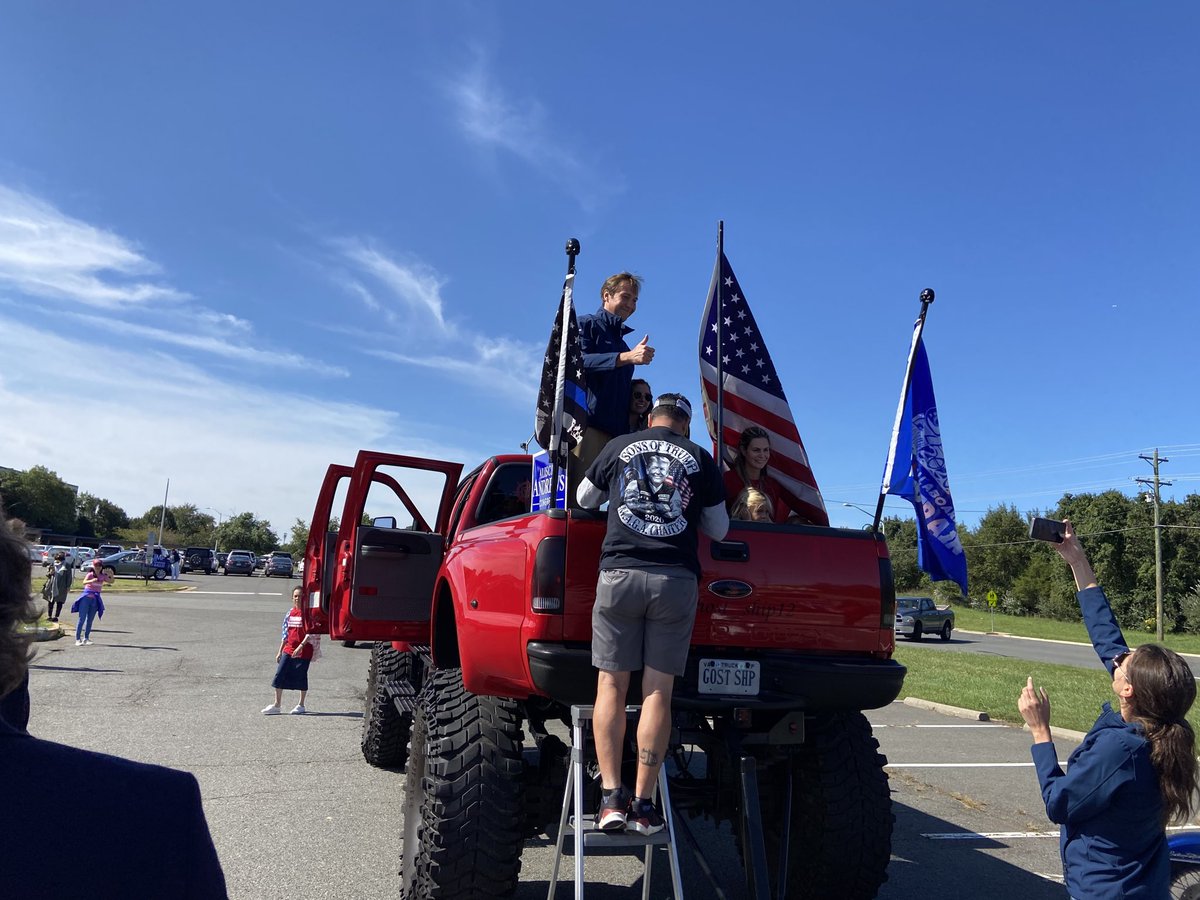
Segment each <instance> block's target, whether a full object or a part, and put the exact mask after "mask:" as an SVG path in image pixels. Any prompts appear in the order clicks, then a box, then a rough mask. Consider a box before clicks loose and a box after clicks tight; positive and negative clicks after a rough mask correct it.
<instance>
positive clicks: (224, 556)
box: [217, 550, 229, 569]
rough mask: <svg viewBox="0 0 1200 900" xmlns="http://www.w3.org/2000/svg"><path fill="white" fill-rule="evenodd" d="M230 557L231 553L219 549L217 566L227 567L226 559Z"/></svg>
mask: <svg viewBox="0 0 1200 900" xmlns="http://www.w3.org/2000/svg"><path fill="white" fill-rule="evenodd" d="M228 557H229V553H228V552H227V551H225V550H218V551H217V568H220V569H223V568H225V560H226V559H227V558H228Z"/></svg>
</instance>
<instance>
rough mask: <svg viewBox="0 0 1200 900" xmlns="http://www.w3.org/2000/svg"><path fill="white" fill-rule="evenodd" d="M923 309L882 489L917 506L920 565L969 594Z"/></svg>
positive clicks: (897, 415)
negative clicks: (923, 333)
mask: <svg viewBox="0 0 1200 900" xmlns="http://www.w3.org/2000/svg"><path fill="white" fill-rule="evenodd" d="M923 325H924V315H922V317H921V318H920V319H918V320H917V325H916V328H914V329H913V340H912V348H911V350H910V352H909V357H908V366H909V371H910V372H911V373H912V374H911V377H910V378H909V379H908V386H907V389H906V390H905V391H904V393H903V394H902V395H901V396H900V406H899V408H898V409H897V410H896V424H895V426H894V427H893V428H892V446H891V449H890V450H889V451H888V458H887V465H886V466H885V467H884V470H883V487H882V488H881V490H880V493H881V494H892V495H894V496H897V497H904V498H905V499H906V500H909V501H911V502H912V505H913V508H914V509H916V512H917V565H919V566H920V567H921V569H923V570H924V571H925V572H928V573H929V577H930V578H931V579H933V580H934V581H955V582H957V583H958V586H959V587H960V588H962V592H963V596H964V597H965V596H966V595H967V557H966V555H965V554H964V553H963V547H962V542H961V541H960V540H959V537H958V528H957V527H956V525H955V521H954V500H953V498H951V496H950V479H949V476H948V475H947V474H946V455H945V453H944V452H943V450H942V430H941V426H940V425H939V423H938V412H937V401H936V400H935V399H934V396H933V379H932V378H931V377H930V375H929V357H927V356H926V355H925V344H924V342H923V341H922V340H921V330H922V326H923Z"/></svg>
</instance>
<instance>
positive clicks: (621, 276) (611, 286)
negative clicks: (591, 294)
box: [600, 272, 642, 303]
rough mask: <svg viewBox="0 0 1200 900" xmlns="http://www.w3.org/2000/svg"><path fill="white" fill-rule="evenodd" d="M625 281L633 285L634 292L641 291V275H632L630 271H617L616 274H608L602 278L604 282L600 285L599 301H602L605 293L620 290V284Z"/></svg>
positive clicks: (613, 292) (638, 292)
mask: <svg viewBox="0 0 1200 900" xmlns="http://www.w3.org/2000/svg"><path fill="white" fill-rule="evenodd" d="M626 281H628V282H629V283H630V284H631V285H632V286H633V288H634V293H635V294H640V293H641V292H642V276H641V275H634V274H633V273H632V272H618V273H617V274H616V275H609V276H608V277H607V278H605V279H604V284H602V285H600V302H601V303H603V302H604V295H605V294H615V293H616V292H617V291H618V290H620V288H621V285H622V284H624V283H625V282H626Z"/></svg>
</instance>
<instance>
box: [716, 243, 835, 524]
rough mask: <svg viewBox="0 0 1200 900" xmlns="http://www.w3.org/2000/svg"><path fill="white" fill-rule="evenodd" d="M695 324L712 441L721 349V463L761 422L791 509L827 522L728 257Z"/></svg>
mask: <svg viewBox="0 0 1200 900" xmlns="http://www.w3.org/2000/svg"><path fill="white" fill-rule="evenodd" d="M718 309H720V310H721V312H722V315H721V327H720V341H721V343H720V346H718V345H717V337H718V328H717V312H718ZM702 322H703V324H702V326H701V330H700V379H701V382H702V388H703V392H704V417H705V419H706V420H707V421H708V433H709V436H710V437H711V438H712V439H713V445H714V447H715V446H717V444H718V441H717V438H716V432H717V361H718V354H720V362H721V368H722V374H723V376H724V392H723V397H722V403H723V405H724V414H723V416H722V422H721V425H722V431H723V434H722V440H721V441H720V442H719V443H720V444H721V445H722V449H723V450H724V461H725V463H726V464H727V465H728V464H731V463H732V462H733V460H735V459H736V458H737V445H738V439H739V438H740V437H741V434H742V431H744V430H745V429H746V428H747V427H749V426H750V425H758V426H760V427H762V428H765V429H766V430H767V432H768V433H769V434H770V436H771V463H770V465H769V466H768V467H767V471H768V473H769V474H770V475H771V476H772V477H773V478H774V479H775V480H776V481H777V482H778V483H779V486H780V487H781V488H782V489H783V492H784V495H785V499H787V501H788V503H789V505H790V506H791V507H792V509H793V510H794V511H796V512H798V513H800V514H801V515H802V516H804V517H805V518H807V519H809V520H811V521H812V522H814V523H816V524H818V525H828V524H829V514H828V513H827V512H826V511H825V501H824V500H823V499H822V498H821V490H820V488H818V487H817V480H816V478H815V477H813V473H812V469H811V467H810V466H809V463H808V454H807V453H806V452H805V450H804V442H803V441H801V440H800V432H799V431H798V430H797V429H796V422H795V420H794V419H793V418H792V410H791V407H789V406H788V402H787V395H785V394H784V392H783V385H782V384H781V383H780V381H779V373H778V372H776V371H775V364H774V363H773V362H772V361H771V355H770V354H769V353H768V352H767V345H766V342H765V341H763V338H762V334H761V333H760V332H759V330H758V323H757V322H756V321H755V320H754V314H753V313H752V312H750V307H749V305H748V304H747V303H746V298H745V295H744V294H743V293H742V289H741V286H740V285H739V284H738V280H737V277H736V276H735V275H734V274H733V268H732V267H731V266H730V265H729V260H728V259H726V258H725V254H724V253H723V252H722V253H720V254H718V259H717V265H716V266H715V268H714V269H713V279H712V284H711V285H710V286H709V289H708V301H707V303H706V304H705V306H704V318H703V320H702Z"/></svg>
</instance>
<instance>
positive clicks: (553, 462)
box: [548, 238, 579, 509]
mask: <svg viewBox="0 0 1200 900" xmlns="http://www.w3.org/2000/svg"><path fill="white" fill-rule="evenodd" d="M566 249H567V277H566V280H565V281H564V282H563V295H562V299H561V300H560V301H559V316H560V317H561V318H562V330H561V332H560V333H559V341H560V343H559V348H558V379H557V381H556V382H555V391H554V416H553V418H551V420H550V428H551V431H550V435H551V436H550V447H549V448H548V449H549V450H550V508H551V509H558V475H559V471H560V470H561V469H563V468H564V464H565V463H566V462H567V460H566V459H565V456H566V454H565V453H563V447H562V426H563V390H564V385H565V383H566V366H567V353H566V345H567V325H568V322H567V311H566V302H567V297H568V296H569V294H570V292H572V291H573V289H574V282H575V257H576V256H578V255H579V241H578V240H577V239H575V238H570V239H568V240H567V248H566ZM567 483H568V485H569V484H570V479H568V480H567ZM564 501H565V505H566V506H570V505H571V498H570V497H565V498H564Z"/></svg>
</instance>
